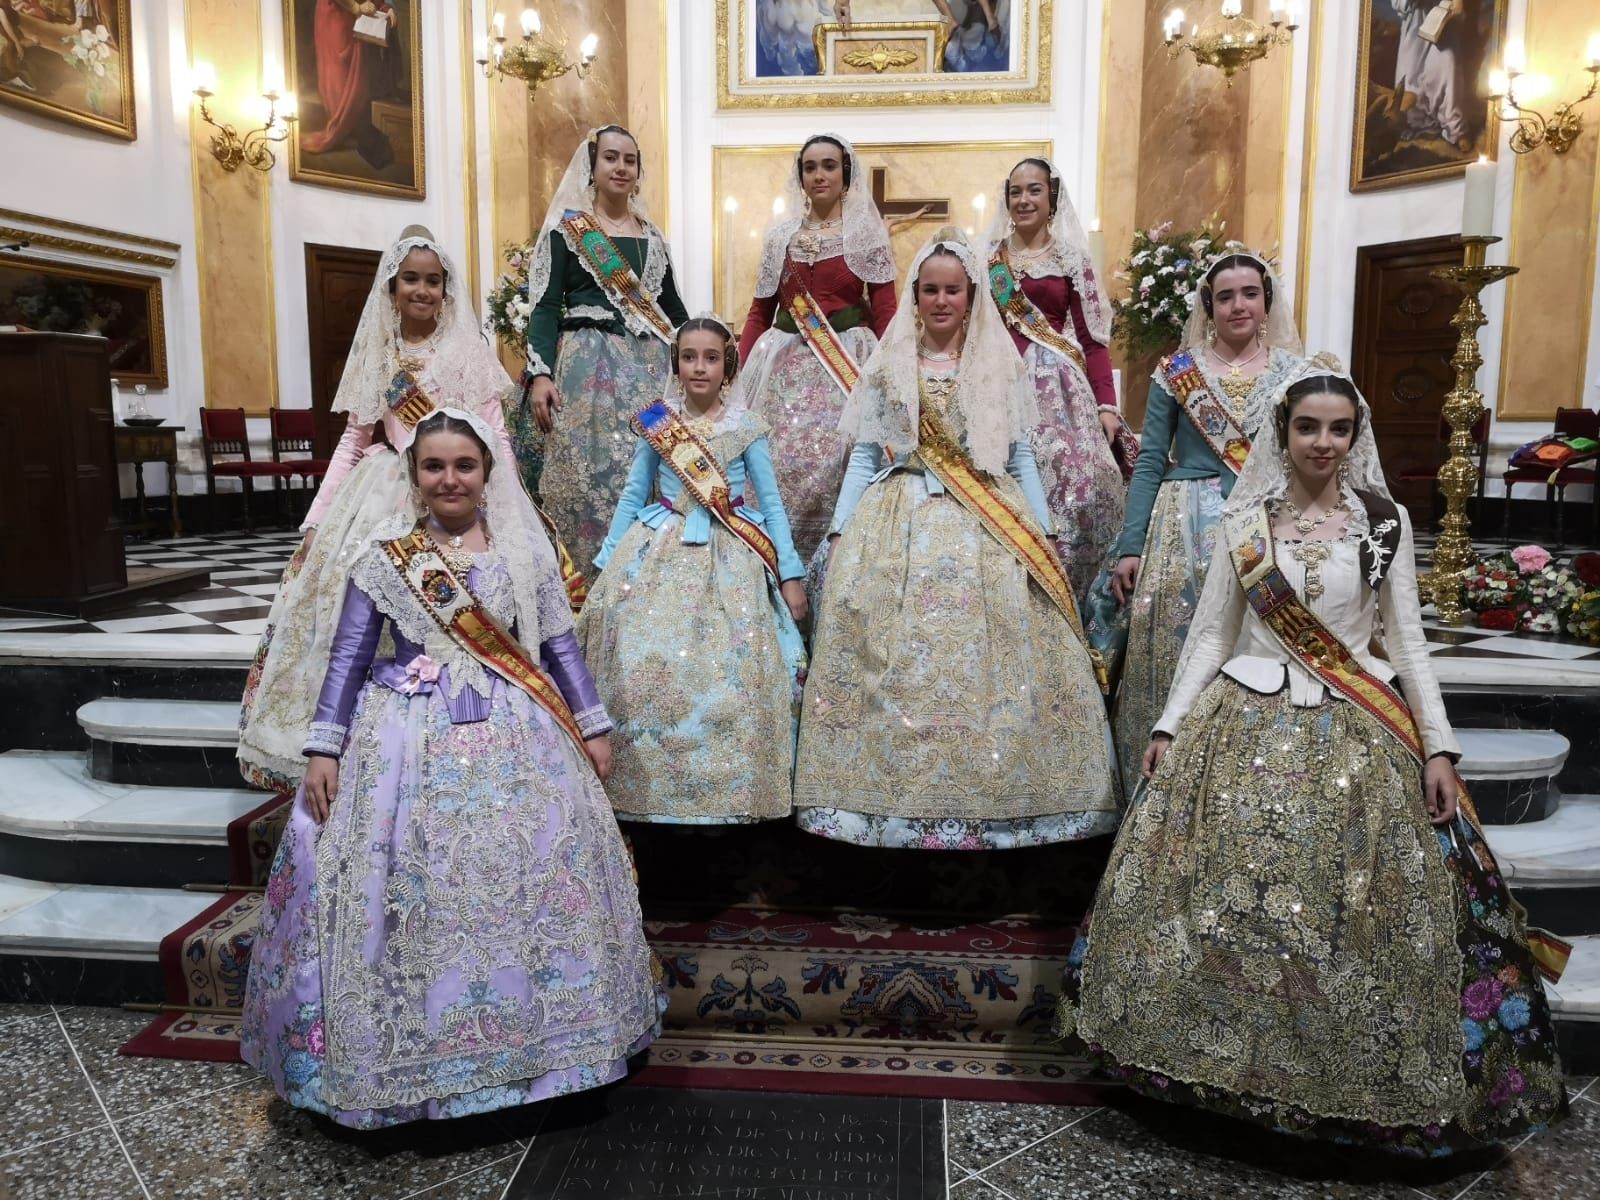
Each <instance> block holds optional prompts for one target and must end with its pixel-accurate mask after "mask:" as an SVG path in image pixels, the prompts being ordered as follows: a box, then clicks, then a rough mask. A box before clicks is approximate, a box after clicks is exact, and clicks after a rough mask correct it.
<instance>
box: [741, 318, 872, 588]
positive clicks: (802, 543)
mask: <svg viewBox="0 0 1600 1200" xmlns="http://www.w3.org/2000/svg"><path fill="white" fill-rule="evenodd" d="M839 340H840V341H841V342H842V343H843V344H844V347H845V349H846V350H848V351H850V354H851V357H853V358H854V359H855V360H856V365H857V366H858V367H859V366H862V365H863V364H865V363H866V361H867V359H868V358H870V357H872V351H873V350H874V349H875V348H876V347H877V344H878V339H877V338H875V337H873V335H872V330H871V329H869V328H867V327H866V326H864V325H858V326H856V327H855V328H853V329H846V330H845V331H844V332H842V333H841V334H839ZM742 370H743V373H744V375H745V378H746V382H747V385H748V386H749V387H750V388H751V389H752V390H751V393H750V409H751V411H752V412H754V413H756V414H757V415H758V416H762V417H765V418H766V420H767V423H768V424H769V425H771V426H772V432H771V433H770V434H768V435H767V440H768V442H769V443H770V444H771V446H772V464H773V466H774V467H775V468H776V469H777V472H778V491H779V493H780V494H781V495H782V496H783V508H784V511H785V512H786V513H787V514H788V516H789V527H790V529H791V531H792V532H793V535H794V548H795V553H797V554H798V555H799V556H800V557H801V558H802V559H805V560H809V559H810V558H811V557H812V555H813V554H814V553H815V552H816V549H817V547H818V546H819V545H821V543H822V541H823V539H824V538H825V537H826V536H827V533H828V526H829V525H830V524H831V523H832V521H833V506H834V504H835V503H836V502H837V501H838V499H839V487H840V485H841V484H842V483H843V482H844V469H845V465H846V464H847V463H848V462H849V461H850V443H849V440H848V439H847V438H846V437H845V436H844V435H843V434H841V433H840V432H839V414H840V413H841V412H842V411H843V410H844V393H843V392H842V391H840V390H839V385H838V384H837V383H835V382H834V380H833V376H832V375H830V374H828V372H827V369H826V368H824V367H823V365H822V363H820V362H819V361H818V360H817V356H816V355H815V354H814V353H813V352H812V351H811V348H810V347H809V346H807V345H806V343H805V340H804V339H803V338H801V336H800V335H799V334H797V333H784V332H783V331H782V330H781V329H769V330H767V332H766V333H764V334H762V335H761V338H760V340H759V341H757V342H756V344H755V346H754V347H752V348H751V351H750V361H749V362H747V363H745V364H743V367H742Z"/></svg>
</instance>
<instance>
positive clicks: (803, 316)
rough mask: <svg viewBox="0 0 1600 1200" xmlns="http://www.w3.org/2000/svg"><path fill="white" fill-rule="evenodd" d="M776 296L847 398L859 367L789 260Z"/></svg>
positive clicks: (798, 331) (781, 276)
mask: <svg viewBox="0 0 1600 1200" xmlns="http://www.w3.org/2000/svg"><path fill="white" fill-rule="evenodd" d="M778 299H779V301H780V302H781V303H782V304H783V307H784V311H785V312H787V313H788V314H789V319H790V320H792V321H793V322H794V327H795V331H796V332H797V333H799V335H800V337H801V340H803V341H804V342H805V344H806V345H807V346H809V347H810V348H811V353H813V354H815V355H816V356H817V361H818V362H820V363H821V364H822V369H823V370H825V371H827V373H828V377H829V378H830V379H832V380H833V382H834V383H836V384H838V385H839V390H840V391H841V392H843V393H844V394H845V397H846V398H847V399H848V398H849V396H850V390H851V389H852V388H854V387H855V386H856V380H858V379H859V378H861V367H860V365H859V364H858V363H857V362H856V360H855V359H854V358H852V357H851V355H850V351H849V350H847V349H845V345H844V341H843V339H841V338H840V337H839V331H838V330H836V329H835V328H834V327H833V326H832V325H830V324H828V318H827V315H826V314H825V313H823V311H822V306H821V305H820V304H818V303H817V301H816V298H815V297H813V296H812V294H811V291H810V289H809V288H807V287H806V283H805V280H803V279H801V278H800V273H799V272H798V271H796V270H795V269H794V262H793V261H792V260H790V259H785V260H784V263H783V274H782V275H780V276H779V277H778Z"/></svg>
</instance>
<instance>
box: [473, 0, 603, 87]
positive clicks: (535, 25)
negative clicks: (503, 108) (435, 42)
mask: <svg viewBox="0 0 1600 1200" xmlns="http://www.w3.org/2000/svg"><path fill="white" fill-rule="evenodd" d="M492 24H493V28H494V34H493V36H492V37H488V38H482V39H480V40H479V42H478V54H477V62H478V65H479V66H480V67H482V68H483V74H484V77H485V78H487V79H494V78H495V77H496V76H498V77H499V78H501V79H504V78H505V77H506V76H508V75H509V76H511V77H512V78H514V79H520V80H522V82H523V83H525V84H527V85H528V99H529V100H532V99H533V97H534V93H536V92H537V91H538V90H539V85H540V84H544V83H549V82H550V81H551V80H552V79H559V78H560V77H561V76H563V75H565V74H567V72H569V71H571V72H573V73H575V74H576V75H577V76H578V78H579V79H587V78H588V77H589V68H590V67H591V66H592V65H593V64H594V56H595V53H596V52H597V51H598V49H599V46H600V39H599V38H598V37H597V36H595V35H594V34H592V33H591V34H589V35H588V36H587V37H585V38H584V39H583V41H582V42H580V43H579V45H578V59H577V61H576V62H568V61H567V44H566V42H565V41H559V40H557V39H555V38H553V37H550V36H547V35H546V34H545V32H544V24H543V22H542V21H541V20H540V19H539V14H538V13H537V12H535V11H534V10H533V9H531V8H525V9H523V10H522V37H521V39H520V40H518V41H511V40H510V39H508V38H507V37H506V19H505V14H503V13H495V14H494V18H493V22H492Z"/></svg>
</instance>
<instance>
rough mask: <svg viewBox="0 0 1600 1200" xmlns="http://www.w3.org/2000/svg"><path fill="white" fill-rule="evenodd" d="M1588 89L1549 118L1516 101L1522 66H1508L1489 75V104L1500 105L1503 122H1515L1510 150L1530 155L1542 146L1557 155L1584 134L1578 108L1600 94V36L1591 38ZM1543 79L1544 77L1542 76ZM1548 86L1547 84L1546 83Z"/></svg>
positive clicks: (1557, 106)
mask: <svg viewBox="0 0 1600 1200" xmlns="http://www.w3.org/2000/svg"><path fill="white" fill-rule="evenodd" d="M1588 53H1589V65H1588V66H1587V67H1586V68H1585V70H1587V71H1588V72H1589V89H1588V90H1587V91H1586V92H1584V93H1583V95H1581V96H1579V97H1578V98H1577V99H1576V100H1568V101H1566V102H1565V103H1564V104H1558V105H1556V107H1555V109H1554V110H1553V111H1552V112H1551V113H1550V115H1549V116H1548V117H1547V116H1545V115H1544V114H1543V113H1541V112H1538V111H1537V110H1535V109H1532V108H1529V107H1527V106H1525V105H1524V104H1522V103H1521V102H1520V101H1519V100H1518V99H1517V80H1518V79H1520V78H1522V77H1523V73H1522V70H1521V68H1520V67H1518V66H1514V65H1512V64H1511V63H1509V62H1508V63H1507V64H1506V66H1505V67H1504V68H1503V69H1501V70H1495V71H1491V72H1489V100H1490V103H1493V104H1499V105H1501V107H1502V109H1503V111H1502V113H1501V119H1502V120H1507V121H1515V122H1516V123H1517V127H1516V128H1515V129H1513V130H1512V131H1511V149H1512V150H1513V151H1515V152H1516V153H1518V154H1528V153H1530V152H1532V151H1534V150H1537V149H1538V148H1539V147H1540V146H1549V147H1550V149H1552V150H1554V151H1555V152H1556V153H1557V154H1565V153H1566V152H1567V151H1568V150H1571V149H1572V144H1573V143H1574V142H1576V141H1577V140H1578V135H1579V134H1580V133H1582V132H1583V118H1582V117H1581V116H1579V115H1578V112H1577V108H1578V105H1580V104H1582V103H1584V101H1586V100H1588V99H1589V98H1590V97H1592V96H1593V95H1594V94H1595V92H1596V91H1600V34H1596V35H1595V36H1594V37H1592V38H1590V39H1589V51H1588ZM1541 78H1542V77H1541ZM1545 82H1546V83H1548V81H1547V80H1546V81H1545Z"/></svg>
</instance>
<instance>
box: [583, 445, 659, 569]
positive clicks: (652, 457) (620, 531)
mask: <svg viewBox="0 0 1600 1200" xmlns="http://www.w3.org/2000/svg"><path fill="white" fill-rule="evenodd" d="M660 465H661V456H660V455H659V454H657V453H656V449H655V447H654V446H652V445H651V444H650V443H649V442H647V441H645V440H644V439H643V438H640V439H639V444H638V445H637V446H635V447H634V451H633V465H632V466H631V467H629V468H628V482H627V483H625V484H623V485H622V495H621V496H620V497H619V498H618V500H617V511H616V512H614V513H613V514H612V515H611V528H610V529H608V530H606V540H605V541H603V542H601V543H600V552H599V553H598V554H596V555H595V556H594V565H595V566H596V567H598V568H599V569H600V570H602V571H603V570H605V569H606V564H607V563H608V562H610V561H611V555H612V553H613V552H614V551H615V550H616V548H617V543H618V542H620V541H621V540H622V537H623V535H624V534H626V533H627V532H628V530H629V529H630V528H631V527H632V526H633V522H634V518H635V517H637V516H638V515H639V510H640V509H641V508H643V507H644V505H645V501H647V500H649V499H650V487H651V485H652V484H653V483H655V480H656V473H657V470H658V468H659V467H660Z"/></svg>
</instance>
